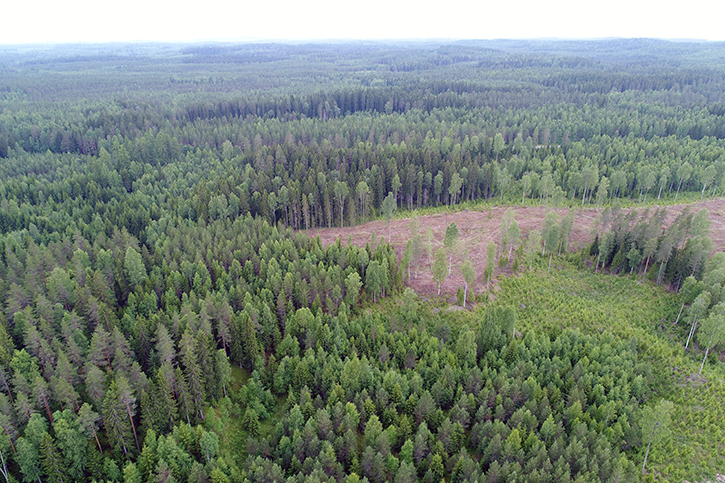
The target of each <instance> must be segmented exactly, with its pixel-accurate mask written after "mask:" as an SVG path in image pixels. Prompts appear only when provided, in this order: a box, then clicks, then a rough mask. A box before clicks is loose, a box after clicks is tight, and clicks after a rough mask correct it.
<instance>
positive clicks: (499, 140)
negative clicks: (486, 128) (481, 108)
mask: <svg viewBox="0 0 725 483" xmlns="http://www.w3.org/2000/svg"><path fill="white" fill-rule="evenodd" d="M503 148H504V142H503V135H502V134H501V133H500V132H498V133H496V135H495V136H494V137H493V152H494V153H496V161H498V155H499V153H501V151H503Z"/></svg>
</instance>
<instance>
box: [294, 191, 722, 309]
mask: <svg viewBox="0 0 725 483" xmlns="http://www.w3.org/2000/svg"><path fill="white" fill-rule="evenodd" d="M685 206H690V209H691V210H692V212H693V213H697V212H698V211H700V210H701V209H703V208H704V209H706V210H707V211H708V214H709V218H710V221H711V222H712V225H711V227H710V231H711V233H710V237H711V238H712V241H713V246H714V250H715V251H725V199H721V198H716V199H710V200H705V201H702V202H698V203H692V204H690V205H676V206H668V207H667V217H666V219H665V225H669V224H670V223H671V222H672V221H673V220H674V219H675V218H676V217H677V215H678V214H679V213H680V212H681V211H682V210H683V208H684V207H685ZM508 208H509V207H508V206H500V207H494V208H492V209H491V211H490V216H489V210H488V209H484V210H483V211H460V212H455V213H439V214H435V215H425V216H420V217H419V220H420V233H421V234H422V236H423V243H424V244H425V233H426V230H427V229H428V227H430V228H431V230H432V232H433V253H435V252H436V250H438V248H440V247H441V246H443V237H444V235H445V231H446V227H447V226H448V225H450V224H451V222H454V221H455V222H456V225H457V226H458V233H459V235H458V245H457V253H456V254H455V255H454V257H453V269H452V271H451V275H450V276H448V278H447V279H446V280H445V282H444V283H443V285H442V287H441V295H443V294H445V295H446V296H454V295H455V293H456V290H457V289H458V287H459V286H463V276H462V275H461V273H460V270H459V268H458V267H459V265H460V263H461V261H462V260H463V258H464V257H466V258H469V259H471V261H472V262H473V265H474V267H475V269H476V273H477V274H478V279H477V280H476V282H475V284H474V287H473V291H474V293H480V292H483V291H485V289H486V281H485V280H484V279H483V270H484V268H485V266H486V246H487V245H488V243H489V242H491V241H494V242H496V243H497V244H498V245H501V233H500V225H501V221H500V220H501V217H502V216H503V214H504V212H505V211H506V210H507V209H508ZM510 208H512V209H513V211H514V215H515V219H516V223H517V224H518V225H519V230H520V233H521V239H522V240H525V239H526V236H527V234H528V233H529V231H531V230H533V229H541V225H542V223H543V220H544V216H545V215H546V213H547V210H546V208H545V207H543V206H539V207H531V206H526V207H510ZM656 208H657V207H650V211H654V209H656ZM635 209H637V211H638V212H641V211H643V210H644V208H635ZM602 211H604V210H603V209H600V210H599V212H602ZM574 212H575V216H574V226H573V230H572V233H571V236H570V238H569V251H574V250H578V249H580V248H581V247H583V246H584V245H586V244H588V243H591V241H592V240H593V239H594V234H593V232H592V227H593V225H594V222H595V218H596V215H597V213H598V211H597V209H596V208H575V209H574ZM557 213H558V214H559V217H563V216H564V215H566V213H567V210H565V209H559V210H557ZM409 222H410V219H409V218H405V219H398V220H392V221H391V222H390V242H391V243H392V244H393V246H394V247H395V251H396V254H397V255H398V258H399V259H400V257H401V256H402V253H403V250H404V249H405V245H406V243H407V241H408V238H410V229H409ZM373 232H375V233H376V234H377V236H378V237H384V238H385V239H387V238H388V223H387V222H386V221H384V220H383V221H373V222H370V223H365V224H362V225H356V226H351V227H344V228H318V229H313V230H309V231H308V233H309V235H310V236H319V237H320V240H321V241H322V243H323V245H328V244H329V243H332V242H334V241H335V240H336V239H337V238H340V240H341V241H342V243H343V244H344V243H347V241H348V239H351V240H352V243H353V244H355V245H357V246H365V244H366V243H368V242H369V241H370V240H371V237H372V233H373ZM502 272H503V273H510V272H509V270H508V269H504V270H503V271H502V270H499V269H498V268H497V269H496V274H500V273H502ZM495 276H496V275H494V278H495ZM410 286H411V287H412V288H413V289H414V290H415V291H416V292H417V293H419V294H421V295H423V294H425V295H436V294H437V290H436V285H435V282H434V281H433V274H432V272H431V269H430V265H429V264H428V260H427V256H426V254H425V253H424V254H423V257H422V258H421V260H420V263H419V266H418V277H417V278H415V277H412V279H411V283H410Z"/></svg>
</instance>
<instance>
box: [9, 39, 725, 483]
mask: <svg viewBox="0 0 725 483" xmlns="http://www.w3.org/2000/svg"><path fill="white" fill-rule="evenodd" d="M724 192H725V45H721V44H716V43H715V44H713V43H672V42H665V41H654V40H646V39H640V40H607V41H589V42H556V41H540V42H533V41H480V42H474V41H466V42H452V43H441V42H437V43H436V42H427V43H425V42H420V43H412V42H410V43H404V42H399V43H387V44H383V43H373V42H369V43H366V42H358V43H339V44H333V43H322V44H239V45H237V44H221V43H220V44H208V45H201V44H200V45H176V44H128V45H123V44H118V45H113V44H110V45H90V44H86V45H67V46H46V47H37V46H4V47H0V301H2V305H1V307H0V309H1V310H0V455H1V456H2V458H0V474H1V475H2V477H3V478H4V480H5V481H6V482H11V481H24V482H27V483H30V482H35V481H39V482H43V481H49V482H67V481H89V482H90V481H97V482H101V481H123V482H126V483H132V482H133V483H136V482H172V481H192V482H214V483H217V482H227V481H228V482H244V481H249V482H257V481H259V482H263V481H289V482H290V483H294V482H307V481H310V482H312V481H315V482H317V481H349V482H355V481H369V482H384V481H395V482H407V481H426V482H439V481H442V480H443V481H448V482H475V481H557V482H558V481H570V480H571V481H636V480H638V479H643V480H647V481H649V480H653V479H655V480H667V479H672V480H673V481H676V480H680V479H682V478H690V479H694V478H705V477H712V476H713V475H714V474H715V473H716V472H717V471H720V472H723V471H725V467H723V466H722V463H721V461H722V460H723V458H724V457H725V449H724V448H723V447H722V443H721V441H722V435H723V434H724V431H725V427H723V422H722V421H723V418H722V417H721V415H722V407H721V404H720V401H719V399H720V396H722V395H723V394H725V387H724V386H723V383H722V381H723V377H725V374H724V373H723V368H722V367H721V366H722V364H721V363H720V362H719V355H720V352H719V349H720V346H719V344H721V343H724V342H725V305H724V304H725V302H723V301H724V300H725V290H724V289H723V288H722V287H723V285H724V284H725V257H723V256H722V254H715V255H713V254H712V251H713V242H712V240H711V239H710V237H709V233H710V232H709V229H710V226H711V223H712V221H713V219H714V217H715V216H716V215H717V216H719V215H720V214H721V213H708V212H707V211H706V210H702V211H697V210H694V209H689V207H687V206H686V207H684V208H683V207H678V211H677V215H676V216H674V215H673V216H671V217H670V218H669V219H668V215H667V210H666V206H667V205H671V204H675V203H679V204H682V203H685V204H689V203H691V202H693V201H700V200H706V199H708V198H715V197H720V196H722V195H723V193H724ZM655 204H656V205H657V206H654V205H655ZM511 205H520V206H523V207H532V208H536V209H537V210H539V211H537V213H539V212H540V213H541V215H542V216H541V217H540V218H541V219H540V220H538V221H537V225H536V226H534V225H533V224H532V225H531V226H527V228H526V230H519V225H518V224H517V221H516V219H515V216H514V212H513V211H512V210H511V209H510V208H509V207H510V206H511ZM493 206H501V207H502V208H500V210H499V209H497V213H498V212H499V211H501V212H503V215H502V216H501V217H500V219H497V220H496V223H497V224H499V226H500V228H499V229H498V231H497V233H496V237H495V241H491V242H490V243H489V244H488V245H487V246H486V247H485V252H486V255H485V260H484V259H483V257H482V258H481V259H480V260H479V259H475V258H473V259H471V257H469V256H468V253H469V252H468V251H467V247H466V246H461V245H460V244H458V237H459V231H458V226H457V225H456V224H455V220H454V218H455V215H452V216H453V218H451V223H450V224H448V221H447V222H446V233H445V237H443V236H442V234H441V236H440V237H439V238H440V240H438V239H434V238H433V236H434V235H433V232H432V231H431V229H430V226H426V219H425V218H422V217H420V218H417V217H416V216H417V215H420V214H430V213H440V212H441V211H442V210H446V213H449V212H450V213H455V212H456V211H458V210H460V209H472V210H477V209H480V210H483V211H484V212H485V211H486V210H488V213H489V216H491V213H492V211H491V209H492V207H493ZM581 207H586V208H587V209H593V210H597V213H598V215H597V218H596V223H593V224H592V233H591V238H590V239H586V240H584V241H585V242H586V243H584V241H582V240H580V241H582V243H581V244H579V245H578V246H577V250H576V251H572V250H570V247H569V238H570V235H571V233H572V229H573V223H574V220H575V210H576V209H578V208H581ZM557 210H558V211H557ZM563 210H568V211H563ZM394 216H398V217H400V216H406V217H411V218H412V222H411V223H410V236H406V237H405V238H408V239H409V240H407V245H404V244H401V245H400V246H393V245H391V244H390V239H391V236H390V232H389V228H388V232H387V233H386V232H385V230H381V231H380V232H379V233H376V232H374V231H372V233H369V234H367V236H366V237H365V239H364V240H362V241H361V240H352V238H351V239H350V240H349V241H347V240H345V239H342V240H339V239H338V240H337V241H336V242H332V243H328V242H326V241H325V242H323V239H322V238H320V237H310V236H309V235H308V230H310V229H313V228H314V229H323V228H324V229H329V228H337V229H340V228H344V227H349V226H352V225H360V224H363V223H366V222H369V221H372V220H375V219H379V218H382V219H385V220H387V221H388V223H389V222H390V220H391V218H393V217H394ZM519 221H521V220H519ZM388 226H389V225H388ZM462 226H463V225H462ZM522 226H523V225H522ZM386 235H387V236H386ZM462 235H464V234H462ZM436 236H437V235H436ZM590 240H591V242H592V243H591V244H590V243H589V241H590ZM583 245H586V247H584V248H582V246H583ZM483 251H484V249H483V246H482V250H481V252H483ZM454 253H455V255H456V256H455V257H454V256H453V254H454ZM466 259H468V260H466ZM454 261H455V263H454ZM459 262H460V263H459ZM419 271H421V272H423V271H425V272H426V274H428V275H427V276H428V277H431V280H434V281H435V282H436V284H437V289H438V293H440V286H441V283H442V282H443V281H444V280H445V279H446V277H448V276H450V275H451V273H455V274H459V273H460V280H462V283H461V287H460V288H459V290H458V305H460V306H464V307H466V308H468V309H470V310H469V311H466V310H463V309H461V310H449V309H447V308H446V305H445V301H444V300H443V298H436V297H435V296H434V295H436V294H435V293H434V292H433V291H429V292H428V293H426V294H422V293H421V294H416V292H415V291H413V290H412V289H411V288H410V285H414V284H412V282H411V281H412V279H414V278H417V277H418V272H419ZM446 272H447V273H446ZM494 272H496V277H495V279H494V280H493V283H492V277H493V274H494ZM507 275H508V277H509V278H507ZM457 280H458V279H457ZM484 287H485V288H484ZM595 287H596V288H595ZM552 288H558V289H560V290H558V291H557V290H554V291H553V292H552ZM601 293H607V296H606V297H604V299H602V297H600V296H599V294H601ZM612 293H616V294H619V295H618V297H617V298H609V296H610V295H611V294H612ZM423 295H425V297H424V296H423ZM429 297H430V299H432V300H429V299H428V298H429ZM632 307H634V309H633V308H632ZM683 347H684V348H686V350H685V349H683ZM703 357H704V358H703ZM708 360H709V362H708ZM700 363H702V365H700ZM698 367H699V373H698ZM692 398H696V399H697V400H698V401H699V404H698V405H697V407H696V408H695V407H694V406H693V404H695V402H693V400H692ZM693 411H694V412H693ZM695 413H696V414H701V416H702V417H694V416H693V414H695ZM670 420H671V421H670ZM668 434H672V435H673V436H672V437H668ZM648 460H649V462H647V461H648ZM645 463H646V464H645Z"/></svg>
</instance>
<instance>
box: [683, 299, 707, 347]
mask: <svg viewBox="0 0 725 483" xmlns="http://www.w3.org/2000/svg"><path fill="white" fill-rule="evenodd" d="M684 288H685V287H683V289H684ZM711 298H712V296H711V295H710V292H701V293H700V294H698V295H697V297H696V298H695V300H694V301H693V302H692V304H691V305H690V309H689V310H688V314H687V315H688V318H690V319H692V323H691V324H690V333H689V335H688V336H687V342H686V343H685V349H687V347H688V346H689V345H690V339H692V335H693V334H694V333H695V330H696V328H697V319H698V317H702V316H703V315H705V313H706V312H707V308H708V307H710V301H711ZM683 306H684V304H683Z"/></svg>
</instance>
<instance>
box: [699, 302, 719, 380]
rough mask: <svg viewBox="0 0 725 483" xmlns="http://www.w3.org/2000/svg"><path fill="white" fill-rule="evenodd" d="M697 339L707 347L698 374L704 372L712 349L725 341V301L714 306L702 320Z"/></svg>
mask: <svg viewBox="0 0 725 483" xmlns="http://www.w3.org/2000/svg"><path fill="white" fill-rule="evenodd" d="M697 341H698V342H699V343H700V347H705V348H706V349H705V357H703V358H702V364H701V365H700V372H698V374H702V369H703V368H704V367H705V361H706V360H707V355H708V354H709V353H710V349H712V348H713V347H715V346H716V345H718V344H720V343H722V342H725V302H720V303H719V304H717V305H716V306H714V307H713V308H712V309H711V310H710V313H709V314H708V316H707V318H706V319H705V320H703V321H702V324H701V325H700V331H699V332H698V333H697Z"/></svg>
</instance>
